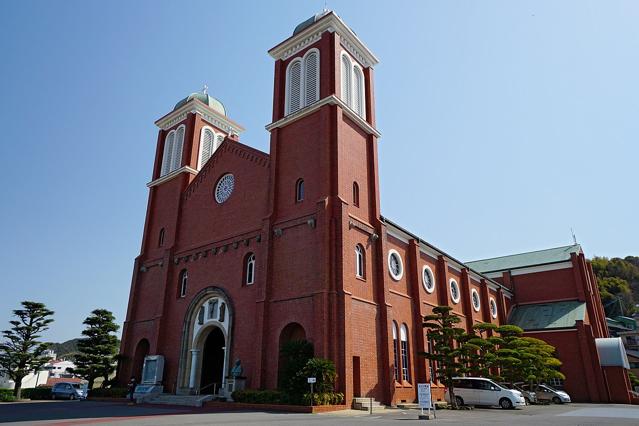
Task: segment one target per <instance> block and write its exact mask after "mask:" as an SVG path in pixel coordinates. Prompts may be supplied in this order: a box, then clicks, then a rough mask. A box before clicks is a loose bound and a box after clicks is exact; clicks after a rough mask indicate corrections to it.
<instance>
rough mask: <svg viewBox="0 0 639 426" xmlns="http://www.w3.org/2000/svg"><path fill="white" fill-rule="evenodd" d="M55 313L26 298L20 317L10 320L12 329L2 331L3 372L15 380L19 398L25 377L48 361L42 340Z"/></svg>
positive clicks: (0, 361)
mask: <svg viewBox="0 0 639 426" xmlns="http://www.w3.org/2000/svg"><path fill="white" fill-rule="evenodd" d="M53 313H54V312H53V311H51V310H49V309H47V307H46V306H45V305H44V304H43V303H38V302H30V301H24V302H22V309H16V310H14V311H13V316H14V317H16V318H17V319H15V320H11V321H9V323H10V324H11V325H12V327H11V329H10V330H4V331H3V332H2V335H3V337H4V341H3V342H2V343H1V344H0V372H2V373H4V374H6V375H7V376H8V377H9V378H11V380H13V381H14V382H15V388H14V395H15V397H16V398H18V399H19V398H20V397H21V392H22V379H23V378H24V377H25V376H27V375H28V374H29V373H30V372H32V371H35V370H37V369H39V368H40V367H42V366H43V365H44V364H45V363H46V362H47V361H48V359H47V358H46V357H44V356H42V354H43V353H44V351H45V350H47V349H48V345H47V344H46V343H42V342H40V341H39V339H40V337H41V335H40V334H41V333H42V332H43V331H45V330H47V329H48V328H49V324H51V323H52V322H53V318H51V316H52V315H53Z"/></svg>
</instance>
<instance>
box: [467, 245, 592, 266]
mask: <svg viewBox="0 0 639 426" xmlns="http://www.w3.org/2000/svg"><path fill="white" fill-rule="evenodd" d="M568 247H580V248H581V245H580V244H579V243H577V244H568V245H567V246H559V247H550V248H546V249H540V250H531V251H524V252H521V253H513V254H505V255H503V256H495V257H487V258H484V259H477V260H469V261H466V262H464V263H475V262H483V261H484V260H494V259H503V258H504V257H513V256H521V255H523V254H531V253H541V252H542V251H550V250H557V249H563V248H568Z"/></svg>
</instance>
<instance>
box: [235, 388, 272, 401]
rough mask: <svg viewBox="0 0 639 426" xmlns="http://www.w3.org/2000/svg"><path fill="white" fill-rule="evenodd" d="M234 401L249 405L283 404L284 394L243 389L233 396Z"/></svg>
mask: <svg viewBox="0 0 639 426" xmlns="http://www.w3.org/2000/svg"><path fill="white" fill-rule="evenodd" d="M231 397H232V398H233V401H235V402H245V403H247V404H281V403H282V399H283V398H282V393H281V392H279V391H275V390H256V389H243V390H237V391H235V392H233V394H231Z"/></svg>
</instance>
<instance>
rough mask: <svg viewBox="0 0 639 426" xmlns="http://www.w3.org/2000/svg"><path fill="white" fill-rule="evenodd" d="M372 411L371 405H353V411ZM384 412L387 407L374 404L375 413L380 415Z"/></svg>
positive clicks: (357, 403) (355, 403)
mask: <svg viewBox="0 0 639 426" xmlns="http://www.w3.org/2000/svg"><path fill="white" fill-rule="evenodd" d="M370 409H371V406H370V404H369V405H364V404H361V403H359V402H354V403H353V410H360V411H370ZM384 410H386V407H385V406H383V405H379V403H378V405H375V404H373V413H379V412H381V411H384Z"/></svg>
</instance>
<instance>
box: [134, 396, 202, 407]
mask: <svg viewBox="0 0 639 426" xmlns="http://www.w3.org/2000/svg"><path fill="white" fill-rule="evenodd" d="M211 399H213V395H171V394H158V395H155V396H153V397H151V398H148V399H145V400H144V402H145V403H148V404H162V405H185V406H189V407H201V406H202V404H203V403H204V402H206V401H210V400H211Z"/></svg>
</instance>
